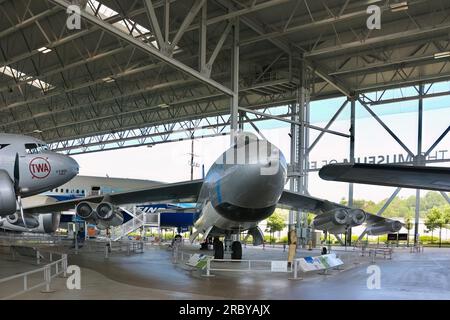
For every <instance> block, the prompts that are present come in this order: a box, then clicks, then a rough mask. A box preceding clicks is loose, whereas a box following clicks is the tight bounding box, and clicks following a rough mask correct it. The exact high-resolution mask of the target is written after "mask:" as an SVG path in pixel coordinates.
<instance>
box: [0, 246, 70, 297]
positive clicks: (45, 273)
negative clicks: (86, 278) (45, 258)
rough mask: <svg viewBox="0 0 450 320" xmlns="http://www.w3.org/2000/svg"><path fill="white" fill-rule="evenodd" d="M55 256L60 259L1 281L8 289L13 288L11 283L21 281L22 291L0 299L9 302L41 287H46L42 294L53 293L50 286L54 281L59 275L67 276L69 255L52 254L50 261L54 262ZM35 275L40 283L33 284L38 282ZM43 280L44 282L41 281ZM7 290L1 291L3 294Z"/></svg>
mask: <svg viewBox="0 0 450 320" xmlns="http://www.w3.org/2000/svg"><path fill="white" fill-rule="evenodd" d="M54 255H60V257H61V258H60V259H59V260H56V261H53V262H50V263H49V264H47V265H45V266H43V267H41V268H38V269H36V270H32V271H28V272H24V273H21V274H17V275H14V276H10V277H7V278H3V279H0V287H1V286H2V285H5V284H8V285H7V287H8V288H11V287H12V285H11V282H13V281H16V282H18V281H19V280H20V282H21V286H20V288H21V289H20V290H19V291H17V292H14V293H12V294H9V295H7V296H5V297H0V299H1V300H7V299H11V298H14V297H16V296H18V295H20V294H23V293H25V292H28V291H31V290H34V289H37V288H40V287H44V286H45V290H44V291H42V292H44V293H45V292H52V291H51V289H50V285H51V282H52V279H53V278H55V277H57V276H59V275H61V274H62V275H63V276H64V277H66V276H67V254H59V253H51V255H50V259H51V260H53V257H54ZM34 275H37V277H38V279H37V280H38V283H37V284H36V283H34V284H32V280H34V281H36V279H32V277H33V276H34ZM41 280H42V281H41ZM6 291H7V290H0V293H1V292H6Z"/></svg>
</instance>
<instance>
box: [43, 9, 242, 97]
mask: <svg viewBox="0 0 450 320" xmlns="http://www.w3.org/2000/svg"><path fill="white" fill-rule="evenodd" d="M48 1H50V2H52V3H54V4H56V5H58V6H60V7H63V8H65V9H67V8H68V7H69V6H70V3H68V2H66V1H64V0H48ZM80 14H81V17H82V18H83V19H85V20H86V21H88V22H90V23H92V24H94V25H96V26H98V27H99V28H100V29H102V30H104V31H106V32H108V33H110V34H112V35H113V36H115V37H117V38H118V39H121V40H123V41H125V42H127V43H129V44H131V45H133V46H134V47H136V48H138V49H139V50H141V51H143V52H145V53H147V54H150V55H152V56H153V57H155V58H157V59H158V60H160V61H163V62H165V63H167V64H168V65H169V66H171V67H173V68H175V69H177V70H179V71H181V72H183V73H185V74H187V75H189V76H191V77H193V78H194V79H197V80H198V81H200V82H202V83H205V84H207V85H209V86H211V87H213V88H215V89H217V90H219V91H220V92H222V93H224V94H226V95H228V96H232V95H233V92H232V90H231V89H229V88H227V87H225V86H224V85H222V84H220V83H218V82H217V81H214V80H212V79H210V78H208V77H207V76H205V75H203V74H201V73H200V72H198V71H196V70H194V69H192V68H191V67H188V66H186V65H185V64H183V63H181V62H179V61H178V60H176V59H174V58H172V57H169V56H166V55H165V54H163V53H162V52H160V51H159V50H157V49H156V48H153V47H151V46H150V45H148V44H146V43H144V42H142V41H140V40H138V39H135V38H134V37H132V36H130V35H128V34H126V33H124V32H122V31H120V30H119V29H117V28H116V27H114V26H112V25H111V24H109V23H106V22H104V21H102V20H100V19H99V18H97V17H95V16H93V15H91V14H89V13H86V12H84V11H81V12H80Z"/></svg>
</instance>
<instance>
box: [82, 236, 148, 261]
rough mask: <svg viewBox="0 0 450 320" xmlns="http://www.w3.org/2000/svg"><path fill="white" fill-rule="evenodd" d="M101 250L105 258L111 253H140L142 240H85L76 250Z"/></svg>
mask: <svg viewBox="0 0 450 320" xmlns="http://www.w3.org/2000/svg"><path fill="white" fill-rule="evenodd" d="M80 251H84V252H103V253H104V255H105V258H106V259H107V258H109V257H110V256H111V254H113V253H126V254H127V255H130V254H131V253H142V252H144V242H143V241H108V240H106V241H92V240H88V241H85V242H84V243H83V244H82V246H80V248H79V249H78V252H80Z"/></svg>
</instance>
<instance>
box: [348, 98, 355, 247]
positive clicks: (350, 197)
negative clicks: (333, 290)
mask: <svg viewBox="0 0 450 320" xmlns="http://www.w3.org/2000/svg"><path fill="white" fill-rule="evenodd" d="M355 123H356V100H355V99H354V98H353V99H351V104H350V156H349V161H350V163H355ZM348 206H349V207H353V183H349V185H348ZM346 240H347V243H346V244H348V245H349V246H351V245H352V228H349V229H348V231H347V237H346Z"/></svg>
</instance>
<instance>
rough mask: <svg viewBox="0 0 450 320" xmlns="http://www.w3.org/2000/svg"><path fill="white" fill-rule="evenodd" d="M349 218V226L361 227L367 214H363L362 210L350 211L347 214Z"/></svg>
mask: <svg viewBox="0 0 450 320" xmlns="http://www.w3.org/2000/svg"><path fill="white" fill-rule="evenodd" d="M349 216H350V226H351V227H356V226H360V225H362V224H363V223H364V222H366V219H367V214H366V213H365V212H364V210H361V209H352V210H350V212H349Z"/></svg>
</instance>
